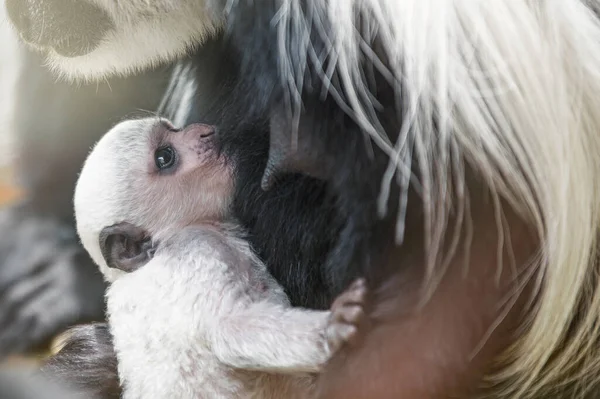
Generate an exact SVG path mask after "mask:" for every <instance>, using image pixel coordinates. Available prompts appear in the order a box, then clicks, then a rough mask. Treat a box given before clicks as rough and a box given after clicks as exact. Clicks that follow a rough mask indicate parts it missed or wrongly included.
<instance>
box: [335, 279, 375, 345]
mask: <svg viewBox="0 0 600 399" xmlns="http://www.w3.org/2000/svg"><path fill="white" fill-rule="evenodd" d="M368 294H369V290H368V288H367V284H366V281H365V279H362V278H360V279H357V280H356V281H355V282H354V283H352V285H350V287H349V288H348V289H346V291H344V292H343V293H342V294H341V295H340V296H338V297H337V298H336V299H335V301H334V302H333V305H332V306H331V316H330V319H329V324H328V326H327V329H326V336H327V341H328V344H329V348H330V350H331V351H332V353H335V352H336V351H338V350H339V349H340V348H341V347H342V346H343V345H344V344H349V345H351V346H354V345H357V344H358V343H359V342H360V341H361V339H362V336H363V334H364V333H365V330H367V327H366V324H367V323H366V322H367V319H368V317H367V314H366V307H367V301H368Z"/></svg>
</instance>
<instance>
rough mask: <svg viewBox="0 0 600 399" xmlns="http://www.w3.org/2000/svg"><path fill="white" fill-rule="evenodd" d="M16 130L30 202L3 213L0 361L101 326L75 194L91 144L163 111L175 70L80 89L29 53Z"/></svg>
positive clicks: (98, 287)
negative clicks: (129, 119)
mask: <svg viewBox="0 0 600 399" xmlns="http://www.w3.org/2000/svg"><path fill="white" fill-rule="evenodd" d="M24 56H25V63H24V68H23V69H22V70H21V71H20V72H21V75H20V78H19V81H18V85H17V91H16V92H17V96H16V99H15V101H16V115H15V119H14V124H13V126H14V127H15V129H16V132H14V136H15V137H16V138H17V140H18V143H17V151H18V154H17V155H18V156H17V164H16V165H15V171H16V172H17V178H18V179H19V183H20V184H21V185H22V186H23V187H24V189H25V190H26V193H27V195H26V198H25V199H24V200H23V201H21V202H20V203H18V204H16V205H14V206H11V207H8V208H5V209H2V211H1V212H0V231H2V232H3V233H2V235H1V236H0V358H2V356H4V355H6V354H9V353H14V352H21V351H24V350H27V349H30V348H32V347H34V346H36V345H39V344H43V343H45V342H46V341H47V340H48V339H49V338H51V337H52V336H53V335H54V334H56V333H57V332H60V331H62V330H63V329H64V328H65V327H67V326H69V325H72V324H74V323H77V322H86V321H92V320H102V319H103V312H104V303H103V292H104V289H105V286H104V283H103V281H102V276H101V275H100V273H99V271H98V269H97V267H96V266H95V265H94V264H93V262H92V261H91V259H90V258H89V257H88V255H87V253H86V252H85V251H84V250H83V248H82V247H81V246H80V245H79V242H78V238H77V235H76V233H75V228H74V220H73V206H72V196H73V189H74V187H75V181H76V178H77V174H78V173H79V170H80V168H81V166H82V163H83V161H84V159H85V157H86V156H87V153H88V151H89V149H90V147H91V145H92V144H93V143H94V142H95V141H96V140H97V139H98V138H100V137H101V136H102V134H104V133H105V132H106V131H107V130H108V129H109V128H110V127H111V126H112V125H113V124H115V123H117V122H118V121H119V120H120V119H121V118H124V117H126V116H128V115H130V114H131V113H133V112H137V113H139V110H140V109H146V110H155V109H156V107H157V105H158V102H159V101H160V99H161V97H162V93H163V92H164V90H165V87H166V85H167V82H168V77H169V74H170V70H169V69H163V70H158V71H155V72H149V73H147V74H145V75H142V76H140V77H134V78H131V79H113V80H110V81H109V82H108V83H100V84H91V85H87V86H81V87H75V86H71V85H68V84H66V83H57V82H56V77H55V76H53V75H52V74H51V73H50V72H49V71H48V70H47V69H46V68H45V67H44V66H43V65H42V62H43V60H42V57H40V56H37V55H35V54H31V53H26V54H24Z"/></svg>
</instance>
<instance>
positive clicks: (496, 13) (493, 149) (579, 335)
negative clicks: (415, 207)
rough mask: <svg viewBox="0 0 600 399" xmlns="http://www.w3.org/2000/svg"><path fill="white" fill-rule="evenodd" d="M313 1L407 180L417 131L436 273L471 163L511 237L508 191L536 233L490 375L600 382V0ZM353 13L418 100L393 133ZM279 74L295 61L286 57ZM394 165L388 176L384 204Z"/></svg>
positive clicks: (534, 384)
mask: <svg viewBox="0 0 600 399" xmlns="http://www.w3.org/2000/svg"><path fill="white" fill-rule="evenodd" d="M312 3H315V6H320V7H322V9H321V10H320V12H321V13H325V14H326V15H327V16H328V17H329V20H331V21H335V24H334V25H333V29H334V31H333V32H332V33H331V35H332V36H331V37H332V38H333V40H332V48H331V53H332V54H334V55H335V57H334V58H335V60H336V62H337V65H336V67H337V69H338V71H339V72H340V76H341V77H342V78H343V86H344V89H345V92H346V93H347V98H348V99H349V100H348V104H347V106H348V109H349V112H350V113H351V114H352V115H354V117H355V119H356V120H357V121H358V123H359V124H360V125H361V127H362V128H363V129H364V130H365V132H367V133H369V134H370V136H371V137H372V139H373V141H374V142H375V143H377V144H378V145H379V146H380V147H381V148H382V149H384V150H385V151H386V152H387V153H388V154H389V156H390V165H391V168H390V170H394V169H395V170H396V171H397V172H398V173H399V175H400V176H406V175H407V173H408V172H407V171H408V170H409V168H410V165H407V164H401V162H398V161H399V160H406V159H411V157H410V156H409V157H407V156H405V155H406V153H405V152H407V151H410V149H409V148H410V147H409V143H408V140H407V137H410V138H411V140H413V141H414V143H412V144H413V145H414V151H413V153H414V154H413V156H414V158H416V159H417V160H418V161H419V165H420V166H421V170H420V175H421V181H420V184H421V193H422V195H423V200H424V206H425V215H426V224H427V226H426V231H427V232H428V237H427V239H426V240H427V244H428V256H429V262H428V269H429V274H428V275H429V276H430V277H431V278H433V279H434V280H433V281H435V277H436V273H435V269H436V265H439V263H440V262H439V261H440V256H441V253H440V252H441V251H440V249H441V248H440V245H439V243H440V237H442V235H443V234H444V232H445V231H446V229H447V227H448V226H447V223H448V222H447V221H448V212H449V207H450V206H453V207H455V208H456V207H457V208H458V209H460V210H463V211H464V213H463V215H464V220H465V222H467V223H468V218H469V215H468V208H467V207H466V204H465V203H464V201H465V198H467V195H468V192H467V186H466V184H465V181H464V169H465V166H466V165H468V166H469V167H471V168H472V169H474V170H475V171H476V172H478V173H479V174H480V175H481V177H483V179H484V180H485V182H486V184H487V185H488V186H489V188H490V190H491V192H492V197H493V200H494V203H495V205H496V215H497V217H496V220H497V224H498V229H499V237H500V238H501V241H502V242H500V243H499V246H500V247H501V246H502V245H504V242H506V241H507V240H502V237H503V235H504V234H507V233H509V232H507V231H506V226H505V223H504V220H503V212H502V209H501V206H500V203H501V201H500V199H502V200H504V201H506V202H507V203H508V204H510V206H511V207H513V208H514V210H516V211H517V212H518V213H519V214H520V215H521V216H522V217H523V218H525V220H527V221H528V222H529V223H530V224H531V225H532V226H533V227H534V228H535V229H536V230H537V234H538V236H539V238H540V241H541V247H540V253H539V258H537V259H535V260H533V261H532V263H531V265H530V266H529V268H530V269H531V270H530V272H529V273H525V278H527V277H529V278H536V279H538V281H537V284H536V285H535V286H536V290H535V293H534V295H535V296H536V302H535V304H536V305H535V307H534V309H533V311H532V312H531V314H530V317H529V318H528V321H527V323H526V326H523V327H524V329H523V333H522V334H521V335H520V337H519V339H518V341H517V342H516V343H515V344H514V345H513V346H512V347H510V348H509V349H508V350H507V352H506V353H504V354H503V356H502V357H501V360H502V367H501V368H500V369H499V370H500V372H499V373H497V374H496V375H493V376H490V377H489V378H490V380H491V381H493V382H495V383H503V382H504V383H505V384H501V385H499V386H502V387H503V392H498V394H502V393H504V394H506V396H507V397H517V396H518V397H521V396H522V397H532V396H535V395H537V394H538V393H541V392H544V391H545V388H551V387H553V386H554V387H555V386H557V385H562V384H569V383H573V382H575V383H576V382H577V381H579V382H580V383H581V384H583V385H588V384H591V383H592V382H596V380H597V379H600V356H599V354H598V352H597V349H596V344H597V343H598V338H599V331H598V329H599V327H600V325H599V323H598V322H599V320H598V317H599V316H600V286H599V282H598V279H597V274H598V273H599V272H600V270H598V265H597V254H596V249H597V247H598V243H597V236H598V227H599V226H600V224H599V223H600V219H599V216H600V196H599V194H598V193H600V187H598V184H596V183H598V182H599V181H600V180H599V177H600V20H599V19H598V15H597V14H596V13H595V11H596V9H600V5H599V4H600V3H598V2H597V1H583V0H531V1H528V0H448V1H437V0H402V1H399V0H375V1H358V0H356V1H347V0H331V1H328V2H317V1H314V2H312ZM284 7H288V9H289V12H286V13H283V15H285V16H286V17H287V20H285V21H284V22H283V23H287V24H292V25H294V24H295V25H296V30H299V29H302V27H301V26H298V25H299V24H302V23H304V22H305V21H304V20H303V19H302V18H298V16H299V14H300V13H301V11H300V9H299V7H298V5H297V2H296V1H293V0H288V1H285V2H284ZM356 13H360V15H361V16H363V17H364V18H365V19H366V20H368V21H369V25H370V26H371V29H372V32H373V34H377V35H378V36H379V38H380V39H381V40H382V42H383V47H384V52H385V55H386V58H387V62H386V64H385V65H382V68H384V69H386V70H387V72H388V76H389V79H390V82H393V83H394V84H395V85H396V87H397V88H398V93H402V95H403V99H404V100H405V104H408V105H407V106H406V107H405V111H404V112H405V113H404V115H403V127H402V130H401V131H400V135H399V139H398V141H397V142H395V143H393V142H390V141H389V140H387V138H386V136H385V135H382V134H381V133H380V132H381V130H380V129H378V121H377V120H375V119H374V118H372V117H371V115H374V113H373V112H372V111H373V110H372V109H369V108H370V107H372V105H370V104H371V103H370V102H368V101H365V98H366V96H365V93H366V91H367V90H366V87H367V85H366V82H365V81H364V80H363V75H361V73H360V70H358V68H357V65H359V59H361V57H362V58H364V57H374V55H373V54H372V53H370V52H369V51H368V49H367V51H365V46H363V39H364V40H365V41H367V42H368V40H369V38H368V37H366V38H365V30H363V31H361V32H359V31H358V30H357V29H356V28H355V21H356V19H355V18H356ZM286 31H288V30H287V29H285V28H284V29H282V32H286ZM367 32H368V30H367ZM282 38H283V39H282V40H285V37H284V35H282ZM374 62H375V64H377V63H378V61H377V60H374ZM282 70H283V71H290V72H291V71H292V69H291V68H289V67H288V65H285V59H283V65H282ZM323 70H324V71H326V70H327V68H326V66H325V67H324V68H323ZM293 78H294V77H293V76H291V79H290V80H293ZM434 121H435V122H434ZM434 123H435V126H434ZM408 132H411V133H410V136H409V133H408ZM391 175H392V174H391V173H390V175H389V176H386V178H384V181H383V182H382V197H381V198H382V201H381V204H382V205H384V204H385V199H386V193H387V191H388V185H389V184H391V182H392V179H391ZM399 180H400V182H402V181H403V180H404V179H399ZM450 182H452V186H453V189H452V190H450V189H449V186H450ZM449 204H451V205H449ZM399 225H401V223H400V224H399ZM576 317H577V318H576Z"/></svg>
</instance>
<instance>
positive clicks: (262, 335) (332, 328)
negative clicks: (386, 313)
mask: <svg viewBox="0 0 600 399" xmlns="http://www.w3.org/2000/svg"><path fill="white" fill-rule="evenodd" d="M366 296H367V288H366V285H365V282H364V280H362V279H361V280H357V281H356V282H354V283H353V284H352V285H351V286H350V288H348V289H347V290H346V291H345V292H344V293H342V294H341V295H340V296H339V297H338V298H337V299H336V300H335V302H334V303H333V305H332V307H331V311H314V310H307V309H300V308H289V307H284V306H281V305H274V304H270V303H264V302H263V303H256V304H252V305H251V306H250V307H249V308H246V309H244V311H241V312H237V313H235V314H232V315H230V316H228V317H227V318H225V319H224V320H222V322H221V323H219V325H218V330H216V331H215V334H214V337H213V338H212V345H213V347H212V349H213V351H214V354H215V355H216V356H217V358H218V359H219V360H220V361H221V362H223V363H224V364H227V365H229V366H231V367H234V368H238V369H247V370H263V371H272V372H278V373H298V372H309V373H312V372H318V371H320V370H321V367H322V366H323V365H324V364H325V363H326V362H327V361H328V360H329V358H330V357H331V356H332V355H333V354H334V353H335V352H336V351H337V350H338V349H339V348H340V347H341V346H342V345H343V344H345V343H354V342H355V341H356V339H357V338H358V336H359V335H360V333H361V328H360V327H361V324H362V323H363V322H364V321H365V311H364V307H365V302H366Z"/></svg>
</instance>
